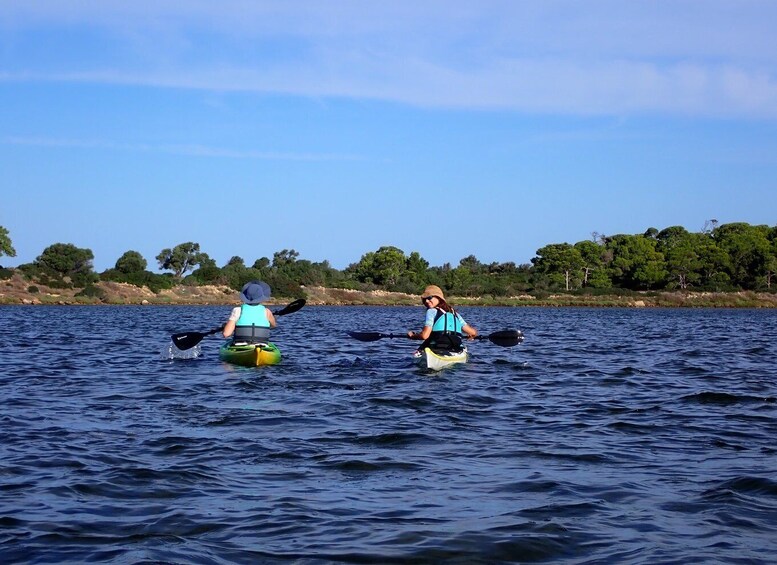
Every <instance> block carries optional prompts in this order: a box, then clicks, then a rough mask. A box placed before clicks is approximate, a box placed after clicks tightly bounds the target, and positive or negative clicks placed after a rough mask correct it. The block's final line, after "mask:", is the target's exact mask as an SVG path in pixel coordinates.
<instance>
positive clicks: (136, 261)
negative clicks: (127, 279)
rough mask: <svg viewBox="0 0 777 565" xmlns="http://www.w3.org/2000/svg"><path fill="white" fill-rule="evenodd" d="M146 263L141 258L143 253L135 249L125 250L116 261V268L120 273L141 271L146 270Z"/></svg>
mask: <svg viewBox="0 0 777 565" xmlns="http://www.w3.org/2000/svg"><path fill="white" fill-rule="evenodd" d="M147 266H148V263H147V262H146V260H145V259H144V258H143V255H141V254H140V253H138V252H137V251H131V250H130V251H126V252H125V253H124V255H122V256H121V257H119V259H118V260H117V261H116V267H115V268H116V270H117V271H119V272H120V273H124V274H125V275H126V274H130V273H141V272H143V271H145V270H146V267H147Z"/></svg>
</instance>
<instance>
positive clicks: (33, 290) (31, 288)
mask: <svg viewBox="0 0 777 565" xmlns="http://www.w3.org/2000/svg"><path fill="white" fill-rule="evenodd" d="M27 292H29V293H30V294H37V293H39V292H40V289H39V288H38V287H37V286H35V285H34V284H31V285H30V286H28V287H27Z"/></svg>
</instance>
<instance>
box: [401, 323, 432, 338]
mask: <svg viewBox="0 0 777 565" xmlns="http://www.w3.org/2000/svg"><path fill="white" fill-rule="evenodd" d="M430 335H432V326H424V329H423V330H421V331H420V332H413V331H410V332H407V337H409V338H410V339H420V340H425V339H429V336H430Z"/></svg>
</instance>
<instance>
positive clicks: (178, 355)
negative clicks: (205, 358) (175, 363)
mask: <svg viewBox="0 0 777 565" xmlns="http://www.w3.org/2000/svg"><path fill="white" fill-rule="evenodd" d="M201 354H202V349H201V348H200V346H199V344H198V345H195V346H194V347H192V348H189V349H178V348H177V347H176V346H175V345H174V344H173V342H172V341H170V342H169V343H168V344H167V346H166V347H165V348H164V349H162V359H166V360H168V361H172V360H174V359H197V357H199V356H200V355H201Z"/></svg>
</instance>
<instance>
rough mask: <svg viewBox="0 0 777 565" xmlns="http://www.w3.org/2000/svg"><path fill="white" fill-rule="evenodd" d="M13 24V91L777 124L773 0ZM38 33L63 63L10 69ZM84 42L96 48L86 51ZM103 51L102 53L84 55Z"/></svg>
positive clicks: (141, 5) (183, 15)
mask: <svg viewBox="0 0 777 565" xmlns="http://www.w3.org/2000/svg"><path fill="white" fill-rule="evenodd" d="M4 12H5V14H4V16H0V18H2V19H0V26H2V27H3V28H5V30H6V31H7V32H8V33H7V34H6V39H5V40H3V42H4V44H5V45H6V49H5V50H4V52H5V53H8V54H9V55H7V56H5V57H2V58H0V61H3V64H2V66H1V67H0V69H3V68H4V69H5V70H4V71H3V72H2V74H0V80H3V81H25V80H26V81H29V80H39V81H62V82H83V83H107V84H129V85H143V86H149V87H158V88H187V89H205V90H213V91H248V92H259V93H281V94H290V95H295V96H315V97H318V96H324V97H327V96H332V97H345V98H367V99H376V100H385V101H390V102H398V103H402V104H410V105H416V106H424V107H442V108H464V109H499V110H511V111H519V112H540V113H561V114H575V115H623V114H635V113H661V114H680V115H692V116H715V117H730V116H747V117H750V116H753V117H767V118H775V117H777V115H776V114H777V38H776V34H774V33H773V29H772V27H773V24H772V22H774V21H777V3H774V2H771V1H768V0H742V1H740V2H736V3H732V2H730V1H727V0H704V1H701V0H676V1H674V2H672V3H664V2H655V1H647V0H634V1H631V2H622V1H615V0H593V1H591V2H585V3H580V2H572V1H568V0H543V1H542V2H540V1H538V2H512V1H507V0H485V1H484V2H479V3H477V5H476V6H475V5H474V4H473V3H471V2H455V1H453V2H452V1H450V0H448V1H445V2H443V1H442V0H439V1H438V0H427V1H421V2H415V3H409V2H399V3H391V2H389V3H376V2H363V1H360V0H340V1H336V0H335V1H332V2H325V3H322V2H316V1H301V0H296V1H295V0H283V1H281V0H277V1H259V2H250V1H247V0H225V1H223V2H219V3H212V2H207V1H205V0H186V1H183V0H158V1H156V2H153V3H152V2H144V1H139V2H134V3H126V2H120V1H118V0H103V1H102V2H100V3H98V4H97V5H90V6H88V7H87V6H85V5H84V6H81V5H79V4H76V5H72V3H67V2H66V3H63V2H58V1H54V0H41V1H39V2H22V1H12V2H10V6H7V7H5V8H4ZM31 30H32V31H37V32H39V33H46V32H48V31H55V32H57V33H54V34H52V37H56V38H58V39H52V41H53V42H54V45H52V46H51V47H52V49H51V50H50V51H51V52H53V53H58V55H57V56H56V58H55V59H53V60H51V59H46V60H45V63H43V62H40V61H39V60H37V59H34V58H29V59H27V58H25V57H21V59H20V60H17V59H14V58H13V57H12V55H15V54H19V53H22V54H23V53H24V47H25V45H26V41H27V40H26V39H25V37H26V36H25V34H26V33H27V32H29V31H31ZM75 37H81V38H82V39H83V41H85V43H86V44H88V45H89V46H90V48H89V49H87V48H84V49H83V50H79V49H78V47H77V46H75V47H74V46H73V45H74V44H75V42H74V41H73V39H74V38H75ZM58 41H61V42H62V44H63V49H61V50H58V49H57V48H56V47H57V45H56V43H57V42H58ZM66 41H67V42H69V44H68V45H69V47H65V46H64V44H65V42H66ZM94 45H100V46H102V47H104V49H102V50H100V53H98V54H97V55H94V56H92V57H87V56H85V55H84V53H88V52H93V51H95V49H92V47H93V46H94Z"/></svg>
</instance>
